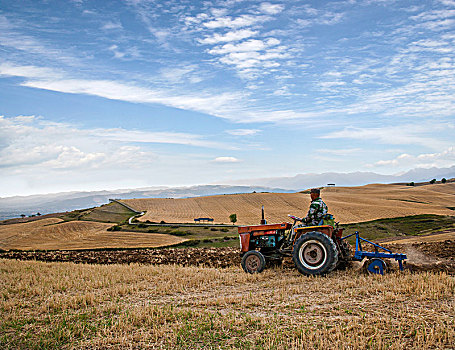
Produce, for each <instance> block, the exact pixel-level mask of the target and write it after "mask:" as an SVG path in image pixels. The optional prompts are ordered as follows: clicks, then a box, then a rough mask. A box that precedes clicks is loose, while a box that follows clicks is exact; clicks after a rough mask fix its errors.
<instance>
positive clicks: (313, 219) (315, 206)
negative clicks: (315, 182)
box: [302, 188, 327, 226]
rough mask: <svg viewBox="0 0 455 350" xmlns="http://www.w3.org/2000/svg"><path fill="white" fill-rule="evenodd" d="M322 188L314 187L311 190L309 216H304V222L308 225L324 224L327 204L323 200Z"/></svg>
mask: <svg viewBox="0 0 455 350" xmlns="http://www.w3.org/2000/svg"><path fill="white" fill-rule="evenodd" d="M320 195H321V190H320V189H319V188H312V189H311V190H310V196H311V204H310V209H309V210H308V214H307V216H305V218H303V220H302V221H303V222H304V224H305V225H307V226H318V225H322V219H323V217H324V215H326V214H327V205H326V204H325V203H324V202H323V201H322V199H321V197H320Z"/></svg>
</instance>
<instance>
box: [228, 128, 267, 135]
mask: <svg viewBox="0 0 455 350" xmlns="http://www.w3.org/2000/svg"><path fill="white" fill-rule="evenodd" d="M260 131H261V130H259V129H233V130H226V132H227V133H228V134H230V135H234V136H249V135H256V134H257V133H259V132H260Z"/></svg>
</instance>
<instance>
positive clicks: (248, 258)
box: [242, 250, 265, 273]
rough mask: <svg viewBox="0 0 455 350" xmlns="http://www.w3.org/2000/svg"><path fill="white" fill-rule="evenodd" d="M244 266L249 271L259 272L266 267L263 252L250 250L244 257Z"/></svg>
mask: <svg viewBox="0 0 455 350" xmlns="http://www.w3.org/2000/svg"><path fill="white" fill-rule="evenodd" d="M242 268H243V270H245V272H247V273H259V272H262V271H264V269H265V258H264V255H262V253H261V252H258V251H257V250H250V251H249V252H247V253H246V254H245V255H244V256H243V258H242Z"/></svg>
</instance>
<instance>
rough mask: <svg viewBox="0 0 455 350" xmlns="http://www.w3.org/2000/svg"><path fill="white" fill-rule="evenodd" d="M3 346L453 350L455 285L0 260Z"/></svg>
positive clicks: (419, 279) (435, 277) (441, 280)
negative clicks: (451, 349)
mask: <svg viewBox="0 0 455 350" xmlns="http://www.w3.org/2000/svg"><path fill="white" fill-rule="evenodd" d="M0 288H1V290H2V294H1V298H0V329H1V330H2V332H1V336H0V347H1V348H4V349H18V348H23V349H30V348H65V349H88V348H103V349H104V348H115V349H123V348H127V349H131V348H150V349H238V348H242V349H299V350H300V349H450V348H453V344H455V323H454V322H455V321H454V320H455V277H454V276H449V275H447V274H444V273H438V274H435V273H427V272H423V273H415V274H411V273H396V274H395V273H392V274H389V275H387V276H379V275H364V274H362V273H359V272H357V271H354V270H350V271H344V272H336V273H332V274H331V275H329V276H328V277H318V278H315V277H304V276H302V275H300V274H299V273H298V272H297V271H295V270H289V269H271V270H266V271H265V272H264V273H262V274H258V275H249V274H245V273H244V272H243V271H242V270H241V269H240V268H238V267H232V268H227V269H217V268H201V267H195V266H192V267H180V266H175V265H161V266H153V265H135V264H132V265H109V266H106V265H84V264H81V265H76V264H72V263H42V262H24V261H14V260H0Z"/></svg>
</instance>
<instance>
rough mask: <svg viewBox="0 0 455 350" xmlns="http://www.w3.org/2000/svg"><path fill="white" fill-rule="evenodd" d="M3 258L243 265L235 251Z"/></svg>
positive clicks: (2, 255)
mask: <svg viewBox="0 0 455 350" xmlns="http://www.w3.org/2000/svg"><path fill="white" fill-rule="evenodd" d="M0 258H8V259H18V260H39V261H48V262H49V261H71V262H75V263H88V264H130V263H140V264H156V265H161V264H165V265H170V264H178V265H182V266H191V265H193V266H194V265H195V266H210V267H228V266H233V265H239V264H240V254H239V250H238V249H236V248H182V249H132V250H98V251H49V252H44V251H28V252H24V251H8V252H0Z"/></svg>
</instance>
